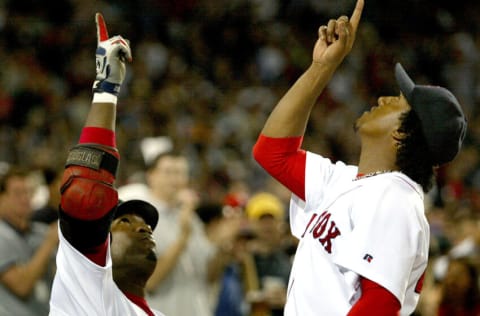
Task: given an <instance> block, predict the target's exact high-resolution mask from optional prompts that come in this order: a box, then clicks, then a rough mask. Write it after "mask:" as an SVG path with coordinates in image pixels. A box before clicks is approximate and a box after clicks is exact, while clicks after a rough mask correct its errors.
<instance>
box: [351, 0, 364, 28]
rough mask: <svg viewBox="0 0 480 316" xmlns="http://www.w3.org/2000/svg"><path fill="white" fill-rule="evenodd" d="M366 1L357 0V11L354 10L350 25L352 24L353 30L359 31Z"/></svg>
mask: <svg viewBox="0 0 480 316" xmlns="http://www.w3.org/2000/svg"><path fill="white" fill-rule="evenodd" d="M363 5H364V0H357V4H356V5H355V9H354V10H353V13H352V17H351V18H350V23H351V24H352V28H353V30H354V31H355V30H357V27H358V24H359V23H360V17H361V16H362V11H363Z"/></svg>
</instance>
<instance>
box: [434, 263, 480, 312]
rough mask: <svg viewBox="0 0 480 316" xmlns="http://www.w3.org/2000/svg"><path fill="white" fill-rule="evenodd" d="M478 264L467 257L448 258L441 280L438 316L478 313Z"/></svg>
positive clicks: (479, 290) (479, 303) (479, 295)
mask: <svg viewBox="0 0 480 316" xmlns="http://www.w3.org/2000/svg"><path fill="white" fill-rule="evenodd" d="M478 282H479V278H478V266H476V265H475V264H474V263H473V262H471V261H469V260H468V259H467V258H457V259H452V260H450V262H449V264H448V269H447V272H446V274H445V277H444V279H443V281H442V285H441V292H440V301H439V306H438V312H437V315H438V316H450V315H455V316H478V315H480V287H479V283H478Z"/></svg>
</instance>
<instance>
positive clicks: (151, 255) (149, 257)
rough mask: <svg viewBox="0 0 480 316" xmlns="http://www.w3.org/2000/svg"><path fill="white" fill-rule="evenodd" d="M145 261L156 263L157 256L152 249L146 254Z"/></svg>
mask: <svg viewBox="0 0 480 316" xmlns="http://www.w3.org/2000/svg"><path fill="white" fill-rule="evenodd" d="M146 258H147V260H148V261H153V262H157V259H158V256H157V253H156V252H155V250H154V249H152V251H149V252H148V253H147V257H146Z"/></svg>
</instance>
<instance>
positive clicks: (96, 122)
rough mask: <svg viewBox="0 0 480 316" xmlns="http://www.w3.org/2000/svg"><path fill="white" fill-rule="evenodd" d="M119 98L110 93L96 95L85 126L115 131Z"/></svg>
mask: <svg viewBox="0 0 480 316" xmlns="http://www.w3.org/2000/svg"><path fill="white" fill-rule="evenodd" d="M116 101H117V97H116V96H114V95H111V94H108V93H105V92H104V93H95V94H94V98H93V102H92V105H91V107H90V111H89V113H88V116H87V119H86V121H85V126H92V127H100V128H105V129H108V130H111V131H115V120H116V111H117V106H116Z"/></svg>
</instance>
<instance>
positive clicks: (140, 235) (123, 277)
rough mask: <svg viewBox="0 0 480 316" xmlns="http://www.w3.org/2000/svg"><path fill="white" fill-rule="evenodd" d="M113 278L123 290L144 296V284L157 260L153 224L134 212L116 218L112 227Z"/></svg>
mask: <svg viewBox="0 0 480 316" xmlns="http://www.w3.org/2000/svg"><path fill="white" fill-rule="evenodd" d="M110 231H111V233H112V243H111V245H110V247H111V254H112V264H113V279H114V280H115V283H116V284H117V286H118V287H119V288H120V289H121V290H122V291H124V292H128V293H132V294H134V295H137V296H140V297H145V284H146V283H147V280H148V279H149V277H150V275H151V274H152V273H153V270H154V269H155V266H156V263H157V255H156V253H155V241H154V239H153V237H152V229H151V227H150V226H149V225H148V224H146V223H145V221H144V220H143V218H141V217H140V216H138V215H135V214H125V215H122V216H120V217H118V218H116V219H115V220H114V221H113V223H112V226H111V229H110Z"/></svg>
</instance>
